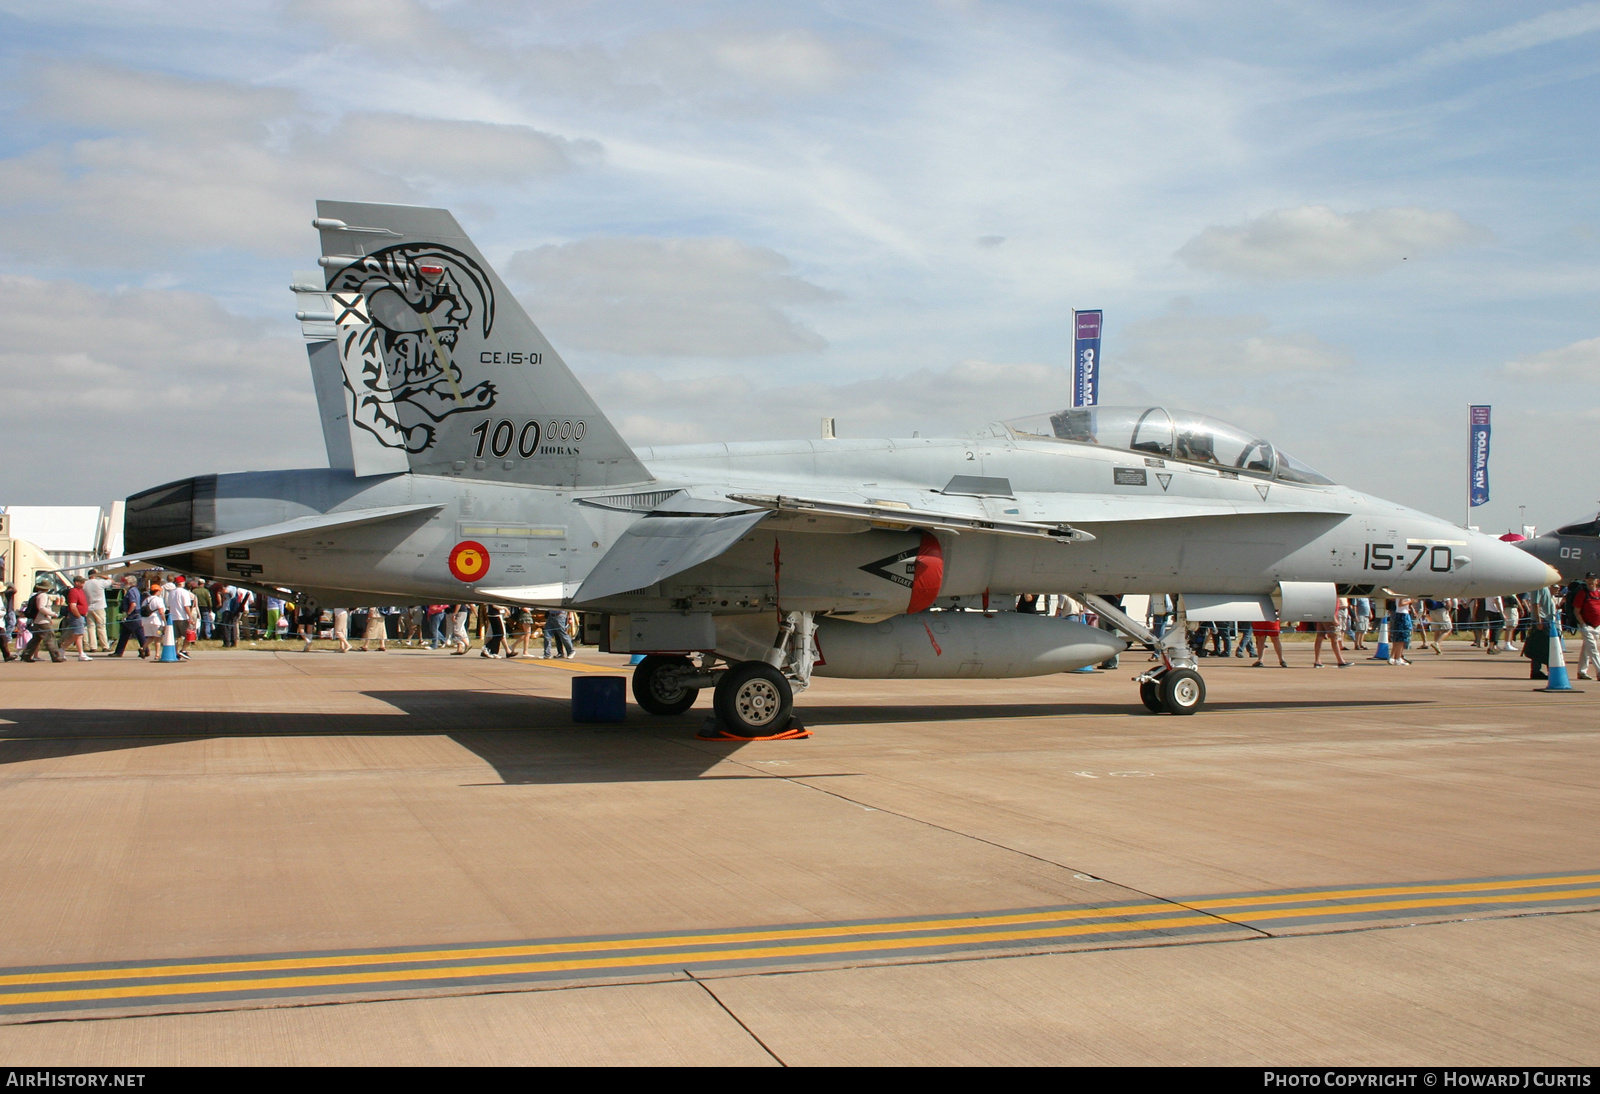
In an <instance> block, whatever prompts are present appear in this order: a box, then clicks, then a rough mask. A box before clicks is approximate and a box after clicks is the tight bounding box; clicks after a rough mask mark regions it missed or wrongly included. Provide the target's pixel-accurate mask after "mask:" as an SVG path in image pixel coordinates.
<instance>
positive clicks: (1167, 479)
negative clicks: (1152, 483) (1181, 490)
mask: <svg viewBox="0 0 1600 1094" xmlns="http://www.w3.org/2000/svg"><path fill="white" fill-rule="evenodd" d="M1156 481H1157V482H1159V483H1160V484H1161V489H1163V490H1165V489H1166V488H1167V487H1168V486H1169V485H1170V484H1171V482H1172V476H1171V475H1163V474H1162V473H1161V472H1159V471H1157V472H1156Z"/></svg>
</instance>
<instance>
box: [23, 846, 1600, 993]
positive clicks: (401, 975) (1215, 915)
mask: <svg viewBox="0 0 1600 1094" xmlns="http://www.w3.org/2000/svg"><path fill="white" fill-rule="evenodd" d="M1551 887H1557V888H1551ZM1530 888H1545V889H1546V890H1547V891H1544V892H1534V893H1526V892H1510V891H1508V890H1513V889H1530ZM1384 896H1399V897H1410V898H1411V899H1401V900H1377V899H1372V898H1376V897H1384ZM1596 897H1600V874H1597V873H1584V874H1567V875H1556V876H1545V877H1532V878H1507V879H1495V880H1487V879H1486V880H1483V881H1476V882H1474V881H1458V882H1445V883H1441V884H1433V885H1430V884H1425V883H1423V884H1411V885H1390V886H1366V887H1361V888H1346V889H1324V890H1317V891H1314V892H1305V893H1263V894H1260V895H1251V894H1243V895H1240V896H1236V897H1231V898H1224V897H1211V898H1204V899H1199V900H1191V901H1183V902H1169V901H1161V900H1151V901H1146V902H1141V903H1129V904H1117V905H1109V906H1104V907H1087V906H1083V907H1069V908H1055V909H1044V910H1027V911H1016V912H999V913H994V914H989V915H972V916H965V917H950V918H923V919H914V920H905V921H901V922H890V923H874V922H870V921H868V922H860V921H858V922H852V923H840V924H822V925H817V926H811V927H808V926H798V925H797V926H790V927H775V928H757V929H747V930H734V931H725V932H720V933H716V934H677V935H661V936H656V937H644V938H616V937H612V938H597V939H588V940H578V939H574V940H561V941H551V942H540V943H520V944H506V945H486V946H477V947H472V948H434V949H418V950H407V951H400V952H393V953H342V954H321V955H312V954H308V955H304V956H293V955H285V956H282V957H270V958H258V959H253V960H252V959H242V960H215V961H196V962H191V963H187V964H165V965H143V966H137V967H124V968H110V969H104V968H102V969H95V968H82V967H80V968H76V969H53V970H39V971H35V972H18V973H9V974H4V975H0V988H11V989H13V990H12V991H4V990H0V1008H5V1009H8V1010H9V1009H13V1008H17V1007H26V1006H28V1005H30V1004H33V1005H45V1004H52V1003H72V1002H83V1001H95V1000H98V1001H109V1000H117V999H125V1000H137V999H152V1000H154V999H160V998H165V997H173V996H191V995H200V994H210V993H226V992H248V991H261V992H277V993H285V994H292V993H293V991H294V989H308V988H327V987H338V986H345V985H348V986H352V987H359V986H362V985H370V986H377V985H381V984H395V983H405V982H418V981H441V980H479V979H483V978H487V977H496V976H535V975H551V974H558V973H568V972H570V973H583V972H591V973H592V972H598V971H604V970H617V971H622V970H627V969H634V968H642V967H651V966H661V965H674V966H676V965H693V964H706V963H718V964H723V963H727V962H734V961H750V962H761V963H766V964H782V963H784V959H788V958H812V957H827V956H830V955H838V956H841V957H842V956H845V955H849V954H859V953H878V954H899V953H905V954H914V953H917V952H919V951H926V950H929V949H935V948H947V949H948V948H964V947H980V946H985V945H992V944H994V943H1004V942H1025V941H1028V940H1045V939H1064V938H1071V937H1080V936H1094V935H1123V936H1127V935H1134V936H1138V935H1143V934H1150V933H1155V932H1160V931H1164V930H1169V929H1174V928H1192V927H1203V926H1211V927H1224V926H1239V927H1244V926H1247V925H1248V924H1249V923H1250V921H1251V920H1252V919H1255V918H1263V919H1279V920H1281V919H1310V918H1316V917H1336V918H1339V919H1358V918H1361V917H1363V916H1364V914H1365V913H1371V912H1377V913H1384V912H1390V913H1392V912H1407V911H1417V912H1425V911H1427V910H1429V909H1444V908H1450V907H1460V906H1462V905H1521V906H1523V907H1529V908H1537V907H1539V906H1540V905H1549V904H1552V903H1554V902H1557V901H1568V900H1572V899H1574V898H1580V899H1581V898H1596ZM1340 901H1351V902H1348V903H1341V902H1340ZM1353 901H1361V902H1359V903H1356V902H1353ZM1291 903H1299V904H1310V906H1309V907H1300V908H1288V907H1284V905H1286V904H1291ZM1141 916H1159V917H1160V918H1145V919H1140V918H1136V917H1141ZM950 932H954V933H950ZM866 936H872V937H866ZM885 936H888V937H885ZM731 946H737V947H739V948H722V947H731ZM626 951H635V952H626ZM519 958H520V959H521V960H518V959H519ZM439 962H449V964H446V965H439V964H436V963H439ZM417 964H431V965H432V966H433V967H429V968H420V969H419V968H414V967H404V968H402V967H398V966H414V965H417ZM374 966H378V967H376V968H374ZM312 970H328V971H326V972H312ZM339 970H343V971H339ZM279 971H281V972H289V973H294V972H302V973H309V975H299V976H293V975H291V976H284V977H273V976H263V975H260V974H264V973H271V972H279ZM251 974H256V975H253V976H252V975H251ZM173 977H206V979H203V980H191V981H188V982H185V983H170V982H165V983H158V984H122V985H108V984H106V983H105V982H106V981H128V980H136V979H158V980H164V981H169V980H170V978H173ZM85 984H94V985H96V986H93V987H87V986H85V987H77V986H75V985H85ZM52 985H55V986H56V987H53V988H52V987H51V986H52ZM18 988H20V989H23V990H21V991H15V990H14V989H18ZM30 988H32V989H35V990H31V991H30V990H27V989H30ZM39 989H43V990H39Z"/></svg>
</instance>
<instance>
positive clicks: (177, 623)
mask: <svg viewBox="0 0 1600 1094" xmlns="http://www.w3.org/2000/svg"><path fill="white" fill-rule="evenodd" d="M178 580H182V579H181V578H180V579H178ZM161 599H162V600H164V601H166V604H167V622H169V623H171V624H172V640H173V642H174V643H176V644H177V647H178V659H179V660H180V661H187V660H189V621H190V620H192V619H194V618H195V597H194V594H193V593H191V592H190V591H189V590H188V589H185V588H184V587H183V586H182V585H179V584H178V583H177V580H174V581H169V582H167V584H166V587H165V588H164V589H162V592H161Z"/></svg>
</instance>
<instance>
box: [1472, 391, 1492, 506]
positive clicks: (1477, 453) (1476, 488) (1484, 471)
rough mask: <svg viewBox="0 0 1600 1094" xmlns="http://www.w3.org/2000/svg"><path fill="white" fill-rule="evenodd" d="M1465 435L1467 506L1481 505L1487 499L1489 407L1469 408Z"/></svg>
mask: <svg viewBox="0 0 1600 1094" xmlns="http://www.w3.org/2000/svg"><path fill="white" fill-rule="evenodd" d="M1467 435H1468V438H1469V442H1470V443H1469V446H1468V449H1467V451H1468V458H1469V460H1470V461H1471V462H1470V466H1469V469H1468V475H1469V478H1468V482H1469V484H1470V488H1469V490H1468V492H1467V504H1468V505H1469V506H1474V505H1483V504H1484V503H1485V502H1487V501H1488V500H1489V408H1488V407H1486V406H1475V407H1472V408H1470V412H1469V417H1468V425H1467Z"/></svg>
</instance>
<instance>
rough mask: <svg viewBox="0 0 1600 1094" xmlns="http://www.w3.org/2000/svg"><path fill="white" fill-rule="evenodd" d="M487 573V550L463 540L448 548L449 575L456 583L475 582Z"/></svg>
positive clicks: (477, 544) (473, 542)
mask: <svg viewBox="0 0 1600 1094" xmlns="http://www.w3.org/2000/svg"><path fill="white" fill-rule="evenodd" d="M488 572H489V548H487V547H485V546H484V545H483V544H481V543H478V542H476V541H475V540H470V539H464V540H462V541H461V542H460V543H458V544H456V545H455V546H454V547H452V548H450V573H451V574H453V575H454V576H455V579H456V580H457V581H476V580H478V579H479V578H480V577H482V576H483V575H484V574H486V573H488Z"/></svg>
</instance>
